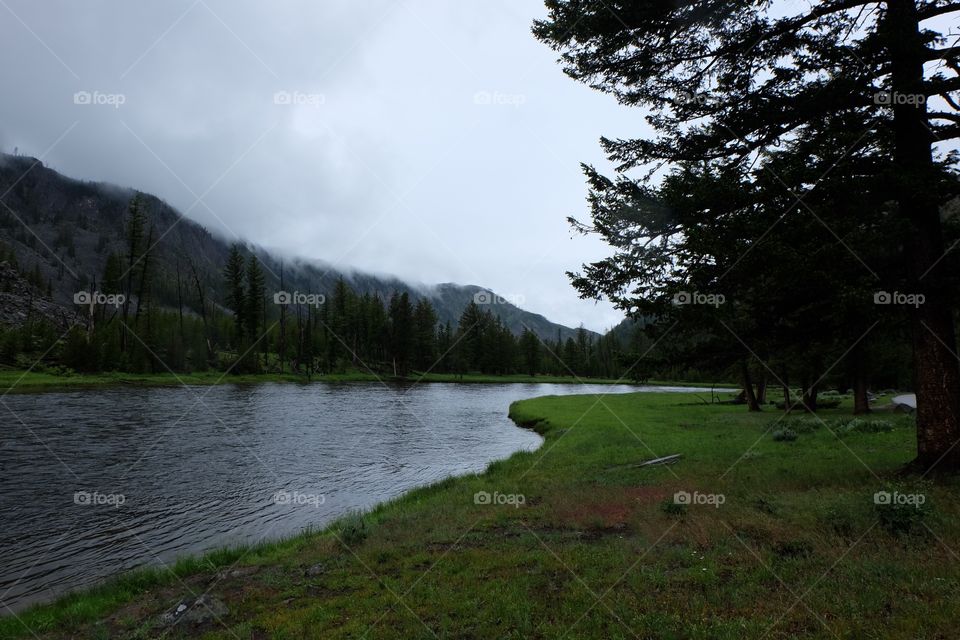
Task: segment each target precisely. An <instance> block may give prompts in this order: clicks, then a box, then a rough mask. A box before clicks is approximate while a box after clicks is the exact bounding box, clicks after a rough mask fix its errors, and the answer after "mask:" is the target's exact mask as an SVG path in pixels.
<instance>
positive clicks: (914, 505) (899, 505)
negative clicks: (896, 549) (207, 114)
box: [873, 484, 933, 536]
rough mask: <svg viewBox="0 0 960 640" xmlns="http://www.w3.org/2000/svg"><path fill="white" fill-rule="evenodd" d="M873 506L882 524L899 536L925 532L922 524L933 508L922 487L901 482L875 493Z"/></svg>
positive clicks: (889, 531) (888, 530)
mask: <svg viewBox="0 0 960 640" xmlns="http://www.w3.org/2000/svg"><path fill="white" fill-rule="evenodd" d="M873 506H874V509H875V510H876V512H877V517H878V519H879V520H880V526H881V527H883V528H884V529H885V530H886V531H887V532H888V533H891V534H893V535H897V536H899V535H906V534H911V533H923V532H924V530H925V529H926V528H925V527H923V526H922V525H923V523H924V521H926V520H927V519H928V517H929V516H930V514H931V512H932V510H933V509H932V507H931V506H930V504H929V503H928V502H927V499H926V493H925V492H923V491H922V490H921V489H920V488H917V487H912V488H911V487H905V486H903V485H899V484H895V485H890V486H888V487H887V488H886V490H885V491H879V492H877V493H876V494H874V497H873Z"/></svg>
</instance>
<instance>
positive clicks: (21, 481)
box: [0, 383, 684, 611]
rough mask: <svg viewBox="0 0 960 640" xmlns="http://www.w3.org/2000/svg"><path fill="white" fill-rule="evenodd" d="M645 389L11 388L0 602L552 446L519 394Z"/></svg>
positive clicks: (0, 443)
mask: <svg viewBox="0 0 960 640" xmlns="http://www.w3.org/2000/svg"><path fill="white" fill-rule="evenodd" d="M638 390H641V389H638V388H637V387H629V386H612V387H611V386H594V385H550V384H504V385H487V384H464V385H457V384H418V385H414V386H410V387H403V386H397V387H389V388H387V387H385V386H384V385H381V384H373V383H370V384H367V383H358V384H320V383H317V384H311V385H303V386H300V385H293V384H262V385H253V386H235V385H223V386H216V387H183V388H155V389H149V388H143V389H102V390H84V391H73V392H57V393H40V394H23V395H8V396H6V397H5V398H4V399H3V402H4V404H5V405H6V408H3V407H0V412H2V413H3V414H4V418H3V419H2V422H0V424H2V425H3V426H2V433H0V438H2V439H0V522H2V524H0V611H3V610H4V605H6V606H7V607H10V609H12V610H14V611H15V610H17V609H21V608H23V607H24V606H26V605H28V604H31V603H35V602H39V601H44V600H49V599H52V598H53V597H55V596H57V595H59V594H62V593H64V592H65V591H69V590H72V589H76V588H78V587H84V586H89V585H91V584H94V583H97V582H99V581H102V580H103V579H104V578H106V577H108V576H111V575H114V574H116V573H118V572H121V571H125V570H129V569H134V568H138V567H144V566H148V565H159V564H163V563H169V562H171V561H173V560H174V559H175V558H176V557H178V556H181V555H185V554H199V553H202V552H204V551H209V550H211V549H214V548H216V547H222V546H226V545H234V544H249V543H255V542H258V541H261V540H269V539H275V538H280V537H284V536H289V535H291V534H294V533H296V532H298V531H301V530H303V529H305V528H307V527H322V526H323V525H324V524H326V523H328V522H330V521H331V520H333V519H335V518H336V517H338V516H340V515H342V514H344V513H347V512H348V511H350V510H354V509H365V508H369V507H371V506H372V505H374V504H376V503H378V502H382V501H383V500H387V499H390V498H393V497H395V496H397V495H399V494H401V493H403V492H405V491H408V490H409V489H411V488H414V487H418V486H422V485H425V484H429V483H432V482H435V481H437V480H440V479H442V478H445V477H448V476H451V475H458V474H465V473H473V472H480V471H483V470H484V469H485V468H486V466H487V465H488V464H489V463H490V462H491V461H493V460H497V459H501V458H505V457H507V456H509V455H510V454H512V453H514V452H516V451H521V450H532V449H535V448H537V447H538V446H539V445H540V442H541V439H540V437H539V436H538V435H536V434H534V433H533V432H531V431H528V430H524V429H519V428H517V427H516V426H515V425H514V424H513V423H512V422H511V421H510V420H509V419H508V418H507V408H508V406H509V405H510V403H511V402H513V401H514V400H519V399H521V398H530V397H534V396H541V395H548V394H554V395H563V394H571V393H623V392H629V391H638ZM646 390H651V391H666V390H676V391H680V390H684V389H681V388H664V387H649V388H646Z"/></svg>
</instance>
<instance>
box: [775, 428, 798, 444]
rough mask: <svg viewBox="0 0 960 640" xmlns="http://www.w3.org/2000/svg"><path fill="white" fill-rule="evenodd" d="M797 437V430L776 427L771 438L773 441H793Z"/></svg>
mask: <svg viewBox="0 0 960 640" xmlns="http://www.w3.org/2000/svg"><path fill="white" fill-rule="evenodd" d="M796 439H797V432H796V431H794V430H793V429H788V428H784V429H777V430H776V431H774V432H773V440H774V441H775V442H793V441H794V440H796Z"/></svg>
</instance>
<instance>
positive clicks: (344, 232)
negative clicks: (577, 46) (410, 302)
mask: <svg viewBox="0 0 960 640" xmlns="http://www.w3.org/2000/svg"><path fill="white" fill-rule="evenodd" d="M544 13H545V11H544V8H543V4H542V2H541V1H540V0H466V1H465V0H457V1H456V2H450V1H449V0H370V1H360V2H358V1H357V0H345V1H340V0H336V1H334V0H323V1H322V2H318V1H315V0H314V1H306V0H304V1H299V0H275V1H272V2H252V1H251V2H238V1H237V0H165V1H163V2H136V3H133V2H127V1H121V0H85V1H84V2H77V1H76V0H45V1H44V2H36V0H0V15H2V16H3V17H2V19H0V52H2V54H3V60H4V64H3V65H2V66H0V83H2V86H3V87H4V98H3V100H2V101H0V147H2V148H3V149H4V150H5V151H8V152H9V151H11V150H12V149H13V148H14V147H19V149H20V152H21V153H23V154H29V155H34V156H41V155H43V156H44V162H45V163H46V164H47V165H48V166H51V167H53V168H55V169H57V170H59V171H62V172H63V173H66V174H67V175H70V176H74V177H78V178H84V179H92V180H104V181H108V182H113V183H116V184H121V185H125V186H130V187H135V188H137V189H141V190H143V191H147V192H151V193H154V194H156V195H158V196H160V197H161V198H163V199H165V200H166V201H168V202H169V203H171V204H172V205H174V206H175V207H177V208H178V209H179V210H180V211H182V212H183V213H185V214H186V215H187V216H189V217H191V218H193V219H195V220H197V221H199V222H200V223H201V224H203V225H205V226H207V227H208V228H209V229H211V230H212V231H217V230H219V231H221V232H222V233H223V234H225V235H227V236H228V237H231V238H236V237H241V238H244V239H248V240H250V241H252V242H254V243H257V244H259V245H262V246H264V247H267V248H270V249H274V250H279V251H281V252H283V253H286V254H289V255H297V256H302V257H305V258H316V259H321V260H325V261H327V262H330V263H333V264H335V265H337V266H339V267H345V268H346V267H350V268H356V269H360V270H365V271H373V272H377V273H385V274H393V275H397V276H399V277H401V278H404V279H407V280H411V281H415V282H420V283H426V284H434V283H440V282H458V283H462V284H477V285H482V286H486V287H490V288H491V289H493V290H495V291H497V292H498V293H501V294H504V295H511V296H517V297H518V298H520V299H522V300H523V301H524V303H523V304H522V306H523V307H524V308H526V309H529V310H532V311H536V312H539V313H543V314H544V315H546V316H547V317H548V318H550V319H552V320H554V321H557V322H562V323H564V324H567V325H573V326H576V325H579V324H580V323H581V322H582V323H583V324H584V325H585V326H587V327H588V328H590V329H595V330H603V329H606V328H609V327H610V326H612V325H614V324H616V322H618V321H619V319H620V318H621V314H619V313H618V312H616V311H614V310H613V309H612V308H611V307H610V306H609V305H607V304H603V303H601V304H595V303H593V302H591V301H580V300H578V299H577V296H576V293H575V292H574V290H573V289H572V288H571V287H570V285H569V283H568V280H567V278H566V276H565V275H564V271H566V270H568V269H577V268H578V267H579V265H580V264H581V263H582V262H584V261H589V260H594V259H597V258H600V257H602V256H604V255H606V253H607V249H606V247H605V246H604V245H603V244H602V243H601V242H600V241H599V240H598V239H596V238H584V237H582V236H575V235H572V234H571V232H570V230H569V227H568V225H567V223H566V220H565V218H566V216H567V215H571V214H573V215H576V216H578V217H585V216H586V214H587V208H586V202H585V199H584V198H585V195H586V187H585V183H584V180H583V176H582V174H581V172H580V168H579V163H580V162H589V163H593V164H597V165H599V166H601V167H604V166H608V165H607V163H606V160H605V159H604V157H603V155H602V153H601V151H600V149H599V145H598V139H599V137H600V136H601V135H608V136H611V137H620V136H623V137H629V136H636V135H637V134H638V133H640V132H641V131H642V130H643V127H644V125H643V120H642V118H641V117H640V114H638V113H637V112H635V111H632V110H629V109H626V108H623V107H620V106H618V105H617V104H616V102H615V100H614V99H613V98H611V97H609V96H604V95H602V94H599V93H596V92H594V91H592V90H590V89H589V88H587V87H584V86H582V85H580V84H578V83H576V82H574V81H573V80H570V79H569V78H567V77H566V76H565V75H563V73H562V71H561V69H560V67H559V65H558V64H556V61H555V59H556V55H555V54H554V53H553V52H552V51H551V50H550V49H548V48H547V47H546V46H544V45H542V44H540V43H539V42H537V41H536V40H534V38H533V37H532V36H531V34H530V26H531V22H532V20H533V19H534V18H535V17H540V16H542V15H543V14H544ZM84 92H86V93H84ZM76 94H79V96H77V97H76V98H75V95H76ZM77 102H80V104H77ZM85 102H87V103H86V104H85Z"/></svg>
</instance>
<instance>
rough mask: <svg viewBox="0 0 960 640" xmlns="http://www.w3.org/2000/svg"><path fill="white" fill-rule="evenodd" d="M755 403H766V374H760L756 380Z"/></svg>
mask: <svg viewBox="0 0 960 640" xmlns="http://www.w3.org/2000/svg"><path fill="white" fill-rule="evenodd" d="M757 404H759V405H765V404H767V376H762V377H761V378H760V379H759V380H757Z"/></svg>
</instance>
